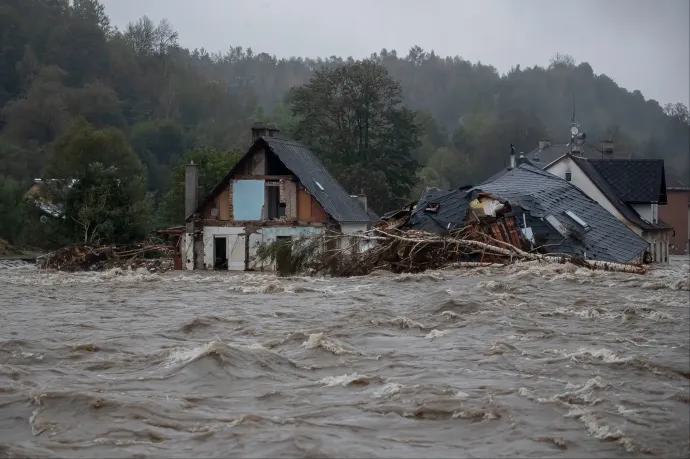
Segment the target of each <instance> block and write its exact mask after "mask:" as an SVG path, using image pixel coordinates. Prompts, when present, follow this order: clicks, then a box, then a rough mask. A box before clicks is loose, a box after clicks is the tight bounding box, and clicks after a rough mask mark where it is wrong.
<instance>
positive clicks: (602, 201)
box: [545, 157, 642, 236]
mask: <svg viewBox="0 0 690 459" xmlns="http://www.w3.org/2000/svg"><path fill="white" fill-rule="evenodd" d="M545 170H546V171H547V172H549V173H551V174H553V175H555V176H557V177H560V178H562V179H564V180H565V174H566V173H570V174H571V177H570V183H572V184H573V185H575V186H576V187H578V188H579V189H580V190H582V191H583V192H584V193H585V194H586V195H587V196H589V197H590V198H592V199H593V200H594V201H596V202H597V203H598V204H599V205H600V206H601V207H603V208H604V209H606V210H607V211H608V212H609V213H610V214H611V215H613V216H615V217H616V218H617V219H618V220H620V221H621V222H623V223H624V224H625V225H626V226H627V227H628V228H630V229H631V230H633V231H634V232H635V233H637V235H638V236H642V229H641V228H639V227H638V226H637V225H635V224H633V223H632V222H630V221H628V219H626V218H625V217H623V215H621V213H620V212H618V209H616V207H615V206H614V205H613V204H612V203H611V201H609V199H608V198H607V197H606V196H605V195H604V194H603V193H602V192H601V191H599V188H597V186H596V185H595V184H594V183H592V181H591V180H590V179H589V177H587V175H586V174H585V173H584V172H582V169H580V167H579V166H578V165H577V164H576V163H575V162H574V161H573V160H572V159H571V158H568V157H566V158H563V159H561V160H560V161H558V162H557V163H555V164H552V165H551V166H549V167H547V168H546V169H545Z"/></svg>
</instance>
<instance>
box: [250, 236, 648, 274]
mask: <svg viewBox="0 0 690 459" xmlns="http://www.w3.org/2000/svg"><path fill="white" fill-rule="evenodd" d="M285 243H289V244H291V248H290V250H291V252H292V257H291V260H292V264H291V265H290V267H289V272H287V271H288V270H285V271H286V272H284V273H282V274H293V273H296V272H305V273H311V274H322V275H331V276H337V277H342V276H360V275H366V274H369V273H371V272H373V271H375V270H388V271H391V272H394V273H415V272H421V271H424V270H427V269H441V268H450V267H483V266H505V265H508V264H512V263H518V262H524V261H541V262H545V263H573V264H575V265H577V266H581V267H584V268H588V269H600V270H607V271H619V272H627V273H636V274H644V273H645V269H644V267H642V266H639V265H632V264H621V263H609V262H603V261H596V260H585V259H583V258H581V257H578V256H575V255H567V254H543V253H538V252H536V251H527V250H524V249H523V248H522V247H518V246H516V245H513V244H510V243H507V242H504V241H501V240H498V239H495V238H493V237H492V236H491V235H490V233H489V234H487V233H486V232H484V231H482V230H481V226H479V225H470V226H467V227H463V228H461V229H458V230H454V231H451V232H449V233H441V234H439V233H428V232H424V231H417V230H406V231H403V230H400V229H397V228H395V227H393V226H379V227H378V228H373V229H372V230H369V231H367V232H365V233H361V234H349V235H343V234H339V233H328V234H327V235H326V236H325V237H324V236H320V237H316V236H312V237H309V236H305V237H302V238H299V239H296V240H293V241H291V242H276V243H273V245H275V246H276V247H275V248H274V250H264V252H263V253H265V254H269V253H279V252H280V250H281V249H280V247H277V245H279V244H285ZM264 256H266V255H264ZM269 257H270V256H269ZM274 259H275V258H274ZM274 259H273V260H274ZM273 260H259V261H260V262H263V261H269V262H272V261H273Z"/></svg>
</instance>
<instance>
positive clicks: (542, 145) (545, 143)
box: [539, 139, 551, 150]
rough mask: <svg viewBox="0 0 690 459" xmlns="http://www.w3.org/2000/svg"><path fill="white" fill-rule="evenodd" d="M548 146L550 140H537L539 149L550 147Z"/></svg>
mask: <svg viewBox="0 0 690 459" xmlns="http://www.w3.org/2000/svg"><path fill="white" fill-rule="evenodd" d="M550 146H551V141H550V140H548V139H547V140H540V141H539V149H540V150H543V149H544V148H546V147H550Z"/></svg>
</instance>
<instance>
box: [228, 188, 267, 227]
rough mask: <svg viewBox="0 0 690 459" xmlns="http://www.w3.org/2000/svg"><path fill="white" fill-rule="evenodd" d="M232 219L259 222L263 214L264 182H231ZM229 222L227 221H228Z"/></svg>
mask: <svg viewBox="0 0 690 459" xmlns="http://www.w3.org/2000/svg"><path fill="white" fill-rule="evenodd" d="M230 183H231V184H232V211H233V215H232V219H233V220H261V219H262V215H263V212H264V202H265V200H264V188H265V181H264V180H232V181H231V182H230ZM228 220H229V219H228Z"/></svg>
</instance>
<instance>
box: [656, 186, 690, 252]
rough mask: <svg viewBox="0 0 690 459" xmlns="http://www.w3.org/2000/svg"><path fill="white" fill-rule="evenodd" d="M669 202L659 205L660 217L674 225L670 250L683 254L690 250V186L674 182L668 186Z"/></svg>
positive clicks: (667, 198) (667, 197)
mask: <svg viewBox="0 0 690 459" xmlns="http://www.w3.org/2000/svg"><path fill="white" fill-rule="evenodd" d="M666 200H667V201H668V204H666V205H665V206H661V207H659V218H660V219H662V220H663V221H665V222H668V223H669V224H670V225H671V226H673V230H674V231H673V235H672V236H671V244H670V247H669V252H670V253H672V254H674V255H681V254H686V253H688V252H690V187H688V186H686V185H685V184H684V183H680V182H677V183H673V184H672V186H668V187H666Z"/></svg>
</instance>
